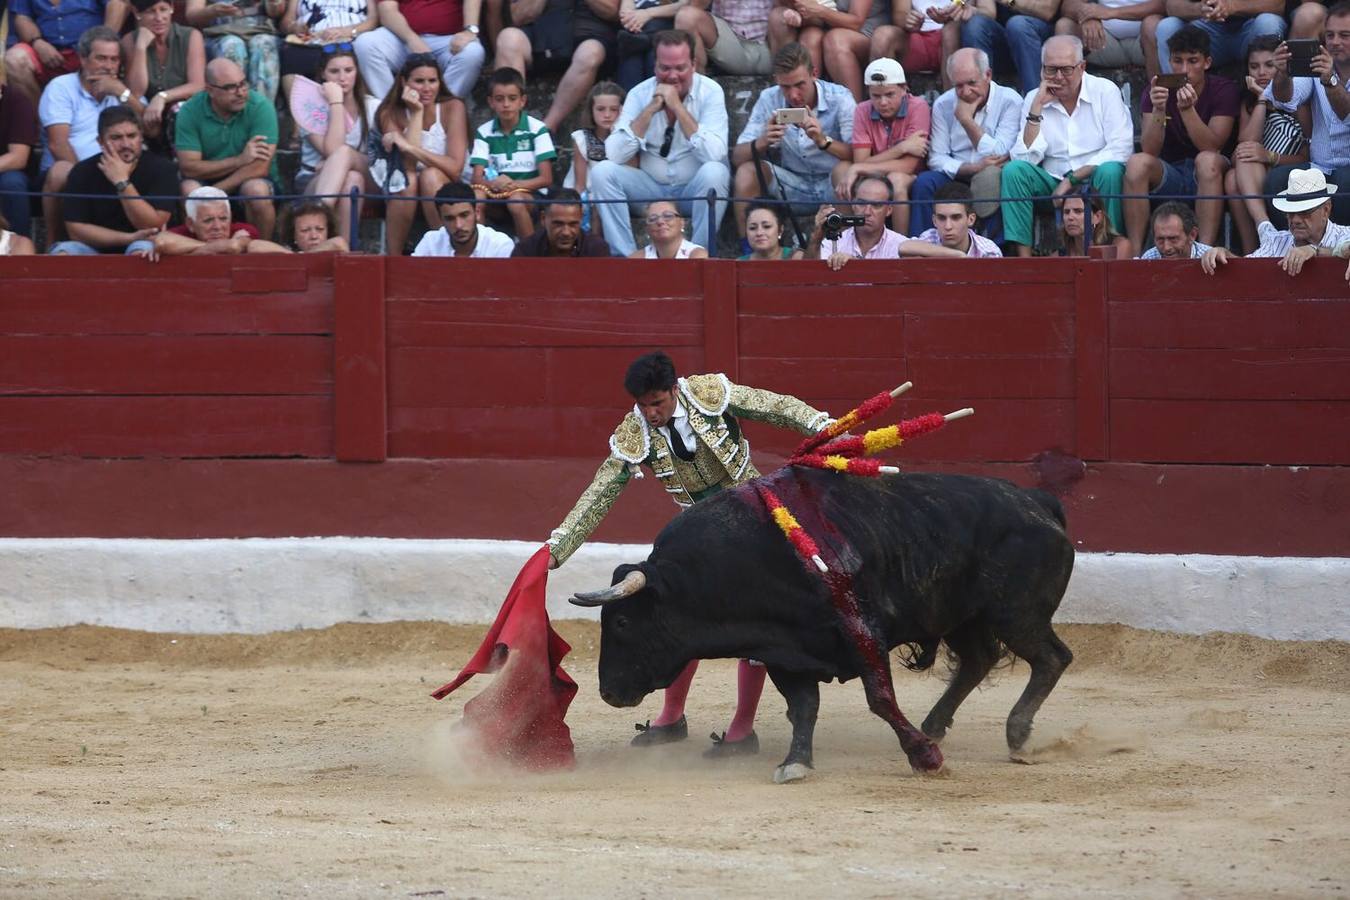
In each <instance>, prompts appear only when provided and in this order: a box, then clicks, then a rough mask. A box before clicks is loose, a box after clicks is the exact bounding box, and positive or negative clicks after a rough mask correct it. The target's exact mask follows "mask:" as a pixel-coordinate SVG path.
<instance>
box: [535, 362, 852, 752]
mask: <svg viewBox="0 0 1350 900" xmlns="http://www.w3.org/2000/svg"><path fill="white" fill-rule="evenodd" d="M624 389H625V390H627V391H628V393H629V394H630V395H632V397H633V399H634V400H635V401H637V402H636V403H635V405H634V406H633V410H632V411H631V412H629V413H628V414H627V415H625V416H624V417H623V421H622V422H620V423H619V427H618V428H616V429H615V430H614V435H613V436H612V437H611V438H610V439H609V449H610V454H609V456H608V458H606V459H605V461H604V462H603V463H601V465H600V468H599V470H598V471H596V473H595V478H594V479H593V480H592V481H591V484H590V487H588V488H586V490H585V491H583V492H582V494H581V498H580V499H579V500H577V503H576V506H574V507H573V508H572V511H571V512H570V513H568V514H567V518H565V519H563V522H562V524H561V525H559V526H558V527H557V529H555V530H554V531H553V534H552V535H551V536H550V537H549V540H548V544H549V552H550V554H551V556H552V562H551V563H550V568H557V567H558V566H560V565H562V564H563V563H564V562H565V561H566V560H567V558H568V557H569V556H571V555H572V553H573V552H574V551H575V550H576V549H577V548H578V547H579V546H581V544H582V543H584V542H585V540H586V538H587V537H588V536H590V534H591V532H592V531H594V530H595V528H596V527H597V526H598V525H599V524H600V522H601V520H602V519H604V517H605V514H606V513H608V512H609V509H610V507H611V506H613V505H614V501H615V500H617V499H618V497H619V494H620V492H622V491H623V489H624V486H625V485H627V484H628V482H629V481H630V480H631V479H632V478H634V477H637V478H641V477H642V467H643V466H646V467H647V468H648V469H650V470H651V473H652V474H653V475H654V476H655V477H656V480H657V482H658V483H659V484H660V485H661V486H662V487H663V488H665V491H666V493H667V494H669V495H670V498H671V499H672V500H674V501H675V504H676V505H677V506H679V507H680V508H681V509H687V508H688V507H690V506H693V505H694V504H695V503H697V502H699V501H700V500H704V499H706V498H708V497H710V496H712V495H713V494H715V493H717V492H718V491H720V490H722V489H723V488H727V487H732V486H734V485H738V484H741V483H742V482H745V481H748V480H750V479H751V478H755V477H757V476H758V475H759V471H758V470H756V469H755V465H754V463H753V462H751V460H750V442H749V441H748V440H746V438H745V435H744V434H742V433H741V427H740V423H739V422H738V421H737V419H738V418H745V419H755V420H758V421H761V422H768V423H769V424H771V425H777V426H779V427H781V428H791V429H792V430H794V431H797V432H800V433H801V434H808V435H809V434H815V433H816V432H818V431H820V430H821V429H822V428H824V427H825V426H826V425H828V424H829V423H830V422H831V421H832V420H831V419H830V417H829V415H828V414H827V413H824V412H821V411H820V410H817V409H814V408H813V407H811V406H810V405H808V404H806V403H803V402H802V401H801V400H798V399H797V398H795V397H790V396H787V395H784V394H775V393H773V392H772V391H765V390H759V389H757V388H751V387H745V386H744V385H739V384H733V383H732V382H731V381H730V380H728V379H727V377H726V376H725V375H721V374H711V375H691V376H689V377H688V378H679V377H677V376H676V373H675V364H674V363H673V362H672V361H671V359H670V357H669V356H667V355H666V354H664V353H649V354H646V355H645V356H641V357H639V358H638V359H636V360H635V361H634V362H633V363H632V365H630V366H629V367H628V372H627V374H626V375H625V376H624ZM697 670H698V660H693V661H692V662H690V663H689V665H688V666H687V667H685V669H684V671H683V672H681V673H680V675H679V677H678V678H676V679H675V681H674V682H672V683H671V685H670V686H669V687H667V688H666V691H665V700H664V703H663V705H662V709H661V714H660V715H659V716H657V718H656V719H655V720H652V721H649V722H647V723H646V724H639V725H638V726H637V729H638V732H639V734H638V735H637V737H635V738H633V746H635V747H644V746H651V745H654V744H665V743H671V742H673V741H681V740H684V739H685V738H687V737H688V736H689V725H688V720H687V719H686V718H685V714H684V705H685V698H686V697H687V696H688V694H689V686H690V684H691V683H692V682H693V679H694V673H695V672H696V671H697ZM764 675H765V671H764V667H763V666H762V665H759V664H758V663H754V662H751V661H749V660H741V662H740V666H739V668H738V670H737V691H736V713H735V716H734V717H733V718H732V721H731V724H730V726H728V728H727V729H726V731H724V732H722V734H721V735H720V736H719V735H718V734H717V733H716V732H714V733H713V734H712V740H713V745H712V746H711V747H710V748H708V750H706V751H705V752H704V755H705V756H708V757H711V758H718V757H723V756H731V755H737V754H745V753H757V752H758V751H759V737H758V736H757V735H756V734H755V731H754V726H755V712H756V710H757V709H758V707H759V698H760V694H761V693H762V692H763V690H764Z"/></svg>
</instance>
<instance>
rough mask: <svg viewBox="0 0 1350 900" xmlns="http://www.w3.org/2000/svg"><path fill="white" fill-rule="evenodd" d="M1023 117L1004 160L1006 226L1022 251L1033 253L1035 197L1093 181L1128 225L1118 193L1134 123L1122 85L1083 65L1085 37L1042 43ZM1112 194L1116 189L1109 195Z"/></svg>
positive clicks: (1111, 211)
mask: <svg viewBox="0 0 1350 900" xmlns="http://www.w3.org/2000/svg"><path fill="white" fill-rule="evenodd" d="M1022 119H1023V124H1022V128H1021V131H1020V132H1019V133H1018V139H1017V143H1016V144H1015V145H1014V146H1013V148H1012V162H1010V163H1008V164H1007V165H1006V166H1004V167H1003V179H1002V184H1001V185H1000V194H1001V196H1002V200H1003V231H1004V235H1005V236H1006V237H1007V240H1008V243H1010V244H1014V245H1016V247H1017V255H1018V256H1031V251H1032V246H1031V244H1032V201H1031V198H1033V197H1045V196H1047V195H1052V196H1054V197H1062V196H1064V195H1065V194H1067V193H1069V192H1071V191H1073V190H1075V189H1077V188H1078V186H1079V185H1082V184H1090V185H1091V186H1092V189H1093V190H1094V191H1095V192H1097V193H1098V194H1102V195H1104V196H1106V197H1108V198H1110V199H1107V201H1106V213H1107V215H1108V216H1109V217H1110V218H1111V222H1112V223H1113V224H1114V225H1115V227H1116V229H1117V230H1121V229H1122V228H1123V217H1122V215H1121V205H1120V199H1119V194H1120V193H1121V190H1120V188H1121V184H1122V183H1123V181H1124V177H1125V160H1127V159H1129V157H1130V154H1131V153H1132V152H1133V151H1134V123H1133V122H1132V120H1131V119H1130V111H1129V110H1128V109H1127V108H1126V107H1125V101H1124V100H1122V99H1121V97H1120V89H1119V88H1117V87H1116V85H1115V84H1114V83H1112V82H1110V81H1107V80H1106V79H1105V78H1098V77H1097V76H1096V75H1089V74H1087V73H1086V72H1085V71H1084V67H1083V42H1082V41H1081V40H1080V39H1078V38H1076V37H1073V36H1072V35H1058V36H1056V37H1052V38H1050V40H1048V41H1046V42H1045V46H1044V47H1042V48H1041V85H1040V88H1039V89H1037V90H1036V91H1034V92H1033V93H1030V94H1028V95H1027V97H1026V99H1025V100H1024V101H1023V104H1022ZM1111 195H1116V196H1115V197H1112V196H1111Z"/></svg>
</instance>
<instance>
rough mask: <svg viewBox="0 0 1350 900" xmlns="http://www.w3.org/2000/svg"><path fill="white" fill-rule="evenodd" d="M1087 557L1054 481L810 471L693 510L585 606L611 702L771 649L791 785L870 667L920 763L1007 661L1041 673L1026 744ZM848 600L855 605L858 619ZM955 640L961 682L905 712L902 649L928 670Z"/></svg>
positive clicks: (625, 702)
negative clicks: (799, 537) (798, 535)
mask: <svg viewBox="0 0 1350 900" xmlns="http://www.w3.org/2000/svg"><path fill="white" fill-rule="evenodd" d="M756 482H761V483H763V484H766V485H769V486H770V487H772V489H773V490H774V491H776V492H777V494H778V495H779V496H781V497H783V501H784V502H785V503H786V504H787V505H788V506H790V508H791V510H792V512H793V513H794V514H796V516H797V518H798V519H800V520H801V524H802V525H803V526H804V527H805V528H806V529H807V531H808V532H809V533H811V534H812V536H813V537H814V539H815V541H816V542H817V543H818V544H819V546H820V548H821V551H822V555H824V556H825V557H826V558H827V559H828V560H829V566H828V569H829V570H830V571H829V572H828V573H826V574H822V573H821V572H819V571H817V569H816V567H815V566H812V565H811V564H810V563H809V562H808V563H804V561H803V560H802V559H801V558H799V557H798V555H797V554H796V553H795V552H794V550H793V548H792V545H791V544H790V543H789V542H788V541H787V540H786V539H785V538H784V535H783V533H782V532H781V531H780V530H779V528H778V526H777V525H776V524H775V523H774V521H773V520H772V518H771V516H770V515H769V513H768V512H767V511H766V508H765V505H764V503H763V502H762V501H761V499H760V495H759V493H757V489H756ZM1073 558H1074V551H1073V546H1072V544H1071V543H1070V542H1069V539H1068V537H1067V535H1066V533H1065V520H1064V513H1063V510H1062V509H1061V507H1060V504H1059V502H1058V501H1057V500H1056V499H1055V498H1054V497H1052V496H1051V495H1049V494H1047V493H1045V492H1043V491H1039V490H1026V489H1022V488H1019V487H1017V486H1016V485H1014V484H1012V483H1011V482H1007V481H1003V480H1000V479H992V478H980V477H972V476H961V475H940V474H925V473H907V474H901V475H891V476H886V477H880V478H867V477H857V476H851V475H841V474H838V473H834V472H829V471H823V470H820V469H813V468H806V467H797V466H794V467H788V468H785V469H780V470H779V471H778V472H775V473H773V474H771V475H769V476H764V477H763V478H762V479H756V480H755V481H751V482H747V483H746V484H744V485H741V486H738V487H736V488H732V489H729V490H726V491H723V492H722V493H720V494H718V495H717V496H714V497H711V498H709V499H708V500H706V501H704V502H702V503H699V504H698V505H696V506H694V507H693V508H691V509H689V510H686V511H685V512H683V513H681V514H680V515H679V516H676V517H675V519H674V520H672V521H671V522H670V524H669V525H667V526H666V527H665V528H664V529H663V530H662V531H661V533H660V534H659V535H658V536H657V538H656V542H655V545H654V546H653V549H652V552H651V555H650V556H649V557H648V558H647V560H646V561H645V562H641V563H637V564H635V565H622V566H620V567H619V568H618V569H616V570H615V572H614V578H613V584H612V586H611V587H609V588H608V589H605V590H600V591H594V592H588V593H579V594H577V595H576V596H574V597H573V598H572V600H571V602H572V603H574V604H576V605H578V606H586V607H594V606H600V607H602V609H601V619H600V622H601V638H600V665H599V670H600V671H599V677H600V695H601V697H602V698H603V699H604V700H605V702H606V703H608V704H610V705H611V706H616V707H631V706H636V705H637V704H638V703H640V702H641V701H642V699H643V698H644V697H646V696H647V695H648V694H649V693H651V692H652V691H654V690H657V689H659V688H663V687H665V686H667V685H669V684H670V683H671V681H673V680H674V679H675V677H676V676H677V675H678V674H679V673H680V671H681V670H682V669H684V667H685V665H686V664H687V663H688V662H689V661H690V660H693V659H717V658H749V659H757V660H761V661H762V662H763V663H764V664H765V666H766V667H767V669H768V675H769V677H770V679H772V681H773V683H774V686H775V687H776V688H777V689H778V691H779V692H780V693H781V694H782V695H783V697H784V699H785V700H786V701H787V716H788V720H789V721H790V722H791V724H792V742H791V746H790V747H789V749H788V753H787V756H786V758H785V759H784V760H783V762H782V764H781V765H779V766H778V767H777V769H776V770H775V773H774V780H775V781H776V782H779V783H782V782H787V781H795V780H798V779H801V778H804V777H806V775H807V773H808V771H809V770H810V769H812V768H813V757H812V738H813V733H814V729H815V723H816V714H817V711H818V708H819V703H820V688H819V683H820V682H822V681H825V682H828V681H830V680H831V679H838V680H839V681H841V682H843V681H847V680H849V679H851V678H857V677H861V678H862V680H863V686H864V689H865V691H866V694H867V699H868V705H869V707H870V708H871V710H872V711H873V712H874V713H876V714H877V715H879V716H881V717H882V718H883V719H884V720H885V721H887V722H888V724H890V725H891V726H892V728H893V729H894V730H895V732H896V735H897V737H898V738H899V739H900V744H901V746H902V747H903V748H904V750H905V752H906V755H907V756H908V757H909V761H910V764H911V766H913V767H914V768H915V769H916V770H918V771H935V770H938V769H940V768H941V766H942V756H941V753H940V751H938V749H937V746H936V742H938V741H940V740H941V739H942V737H943V736H944V735H945V734H946V731H947V729H948V728H949V727H950V726H951V724H952V720H953V718H954V716H955V714H956V710H957V708H958V707H959V706H960V705H961V703H962V701H964V700H965V698H966V696H967V695H969V694H970V692H971V691H972V690H973V689H974V688H975V687H976V686H977V685H978V684H979V683H980V682H982V681H983V680H984V678H985V677H986V676H987V675H988V674H989V672H990V671H991V669H993V667H994V666H995V664H997V663H998V662H999V661H1000V660H1001V659H1004V658H1006V656H1007V655H1008V654H1012V655H1013V656H1016V657H1018V658H1020V659H1023V660H1025V661H1026V662H1027V663H1028V664H1029V665H1030V668H1031V675H1030V679H1029V681H1028V683H1027V686H1026V689H1025V690H1024V691H1023V692H1022V695H1021V697H1020V698H1019V699H1018V700H1017V702H1016V704H1015V705H1014V706H1013V708H1012V711H1011V713H1010V714H1009V716H1008V719H1007V727H1006V732H1007V741H1008V747H1009V750H1010V751H1012V752H1014V753H1015V752H1016V751H1018V750H1020V749H1021V748H1022V746H1023V745H1024V744H1025V743H1026V740H1027V738H1028V736H1029V735H1030V733H1031V727H1032V719H1033V718H1034V717H1035V714H1036V711H1037V710H1038V709H1039V708H1040V706H1041V704H1042V703H1043V702H1044V701H1045V698H1046V697H1047V696H1048V695H1049V694H1050V692H1051V690H1053V688H1054V686H1055V683H1056V682H1057V681H1058V680H1059V677H1060V675H1061V674H1062V673H1063V672H1064V670H1065V668H1067V667H1068V665H1069V663H1070V662H1071V661H1072V660H1073V654H1072V653H1071V652H1070V651H1069V648H1068V647H1067V646H1065V644H1064V643H1063V641H1061V640H1060V639H1059V637H1058V636H1057V635H1056V634H1055V632H1054V629H1053V628H1052V627H1051V618H1052V617H1053V616H1054V614H1055V610H1056V609H1057V608H1058V607H1059V603H1060V600H1061V598H1062V597H1063V595H1064V590H1065V587H1066V585H1067V584H1068V581H1069V575H1070V573H1071V571H1072V569H1073ZM841 596H843V597H844V599H845V600H847V599H848V598H849V597H852V598H854V600H855V601H856V602H854V603H853V605H852V607H851V609H852V613H851V614H849V613H848V612H847V609H848V608H849V607H848V604H847V603H845V604H843V605H841V603H840V598H841ZM841 610H842V611H843V612H841ZM943 644H945V646H946V648H947V650H948V655H949V659H950V660H951V662H952V664H953V665H952V669H953V670H952V675H951V678H950V681H949V683H948V686H947V688H946V691H945V692H944V693H943V694H942V696H941V697H940V698H939V699H938V701H937V703H936V704H935V705H934V706H933V709H932V711H931V712H929V714H928V716H927V718H926V719H925V720H924V722H923V724H922V731H920V730H919V729H915V728H914V727H913V726H912V725H910V724H909V722H908V721H907V720H905V718H904V716H903V714H901V713H900V711H899V709H898V707H897V706H896V705H895V702H894V694H893V691H892V687H891V671H890V660H889V652H890V651H891V650H893V649H894V648H896V647H900V646H902V645H908V646H909V649H910V655H909V657H908V660H907V662H906V665H907V666H908V667H909V668H912V669H915V670H922V669H927V668H930V667H931V666H932V665H933V663H934V661H935V660H936V659H937V656H938V651H939V649H940V646H941V645H943ZM869 647H870V648H872V649H873V651H874V652H869Z"/></svg>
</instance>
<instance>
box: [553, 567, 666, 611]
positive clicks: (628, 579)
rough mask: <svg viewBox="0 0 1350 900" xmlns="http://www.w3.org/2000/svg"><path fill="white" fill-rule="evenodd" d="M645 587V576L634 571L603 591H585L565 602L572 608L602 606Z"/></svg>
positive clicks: (641, 572)
mask: <svg viewBox="0 0 1350 900" xmlns="http://www.w3.org/2000/svg"><path fill="white" fill-rule="evenodd" d="M646 586H647V576H646V574H645V573H643V571H642V570H641V569H634V570H633V571H632V572H629V573H628V574H627V575H625V576H624V579H623V581H620V582H619V583H618V584H616V585H614V586H613V587H607V588H605V589H604V590H603V591H587V592H585V593H581V594H577V595H576V596H575V597H572V598H571V599H569V600H568V601H567V602H568V603H571V604H572V605H573V606H604V605H605V604H606V603H609V602H610V601H611V600H618V599H619V598H620V597H631V596H632V595H633V594H636V593H637V592H638V591H640V590H642V589H643V588H644V587H646Z"/></svg>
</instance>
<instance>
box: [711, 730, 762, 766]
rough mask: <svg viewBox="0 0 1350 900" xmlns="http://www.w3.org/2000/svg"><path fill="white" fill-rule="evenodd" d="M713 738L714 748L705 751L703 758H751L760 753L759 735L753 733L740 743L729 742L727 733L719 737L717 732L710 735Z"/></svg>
mask: <svg viewBox="0 0 1350 900" xmlns="http://www.w3.org/2000/svg"><path fill="white" fill-rule="evenodd" d="M709 737H711V738H712V742H713V744H712V746H711V747H709V748H708V749H707V750H704V751H703V756H704V757H705V758H707V759H725V758H726V757H728V756H749V755H751V754H752V753H758V752H759V735H757V734H755V733H754V732H753V731H752V732H750V733H749V734H747V735H746V736H745V737H743V738H741V739H740V740H739V741H729V740H727V733H726V732H725V731H724V732H722V734H721V736H720V737H719V736H718V734H717V732H715V731H714V732H713V733H712V734H710V735H709Z"/></svg>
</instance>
